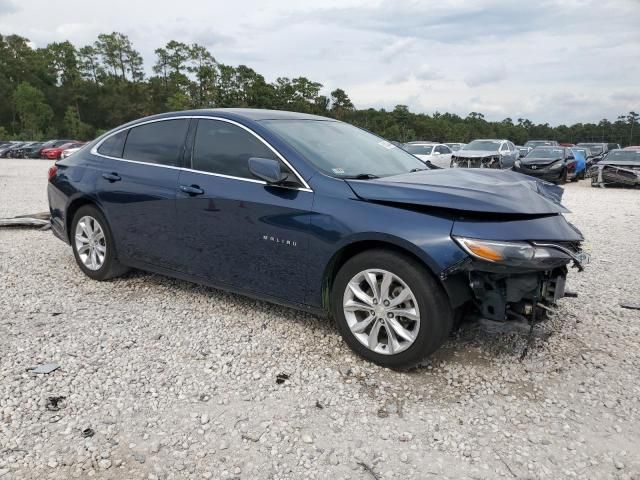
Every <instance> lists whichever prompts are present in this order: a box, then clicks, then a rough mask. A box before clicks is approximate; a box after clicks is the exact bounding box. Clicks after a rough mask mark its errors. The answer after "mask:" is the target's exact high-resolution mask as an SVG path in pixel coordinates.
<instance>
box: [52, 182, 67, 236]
mask: <svg viewBox="0 0 640 480" xmlns="http://www.w3.org/2000/svg"><path fill="white" fill-rule="evenodd" d="M47 198H48V200H49V217H50V220H51V231H52V232H53V234H54V235H55V236H56V237H58V238H59V239H60V240H62V241H63V242H65V243H67V244H68V243H69V235H68V232H67V227H66V211H67V201H68V199H67V196H66V195H65V194H64V193H62V192H61V191H60V190H58V189H57V188H56V187H55V186H54V185H52V184H51V183H49V184H47Z"/></svg>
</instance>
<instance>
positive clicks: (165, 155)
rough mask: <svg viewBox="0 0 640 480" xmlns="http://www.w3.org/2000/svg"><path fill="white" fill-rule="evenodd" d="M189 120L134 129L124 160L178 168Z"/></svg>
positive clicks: (170, 121) (157, 123)
mask: <svg viewBox="0 0 640 480" xmlns="http://www.w3.org/2000/svg"><path fill="white" fill-rule="evenodd" d="M188 126H189V120H188V119H184V118H180V119H175V120H162V121H159V122H152V123H147V124H144V125H140V126H138V127H132V128H131V129H130V130H129V135H128V136H127V140H126V142H125V145H124V152H123V154H122V158H124V159H127V160H136V161H138V162H146V163H155V164H158V165H167V166H174V167H175V166H177V165H178V163H179V161H180V156H181V154H182V149H183V148H184V139H185V136H186V133H187V127H188Z"/></svg>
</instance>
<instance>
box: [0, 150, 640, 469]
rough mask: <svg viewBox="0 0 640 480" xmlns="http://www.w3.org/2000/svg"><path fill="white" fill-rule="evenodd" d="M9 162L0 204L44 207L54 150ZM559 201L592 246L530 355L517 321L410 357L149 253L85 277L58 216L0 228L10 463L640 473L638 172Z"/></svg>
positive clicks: (469, 331)
mask: <svg viewBox="0 0 640 480" xmlns="http://www.w3.org/2000/svg"><path fill="white" fill-rule="evenodd" d="M0 164H1V165H0V217H3V216H9V215H17V214H24V213H32V212H38V211H44V210H46V209H47V203H46V194H45V184H46V170H47V168H48V166H49V165H50V162H46V161H25V160H0ZM565 202H566V205H567V206H568V207H569V208H571V209H572V210H573V212H574V213H571V214H569V215H568V216H569V218H570V219H571V221H573V222H574V223H575V224H577V226H578V227H579V228H580V229H582V231H583V233H584V234H585V236H586V237H587V239H588V240H589V242H590V243H591V248H592V255H593V259H592V264H591V265H590V266H589V267H588V268H587V270H586V271H585V272H584V273H582V274H578V273H576V272H575V271H573V272H572V273H571V275H570V278H569V281H568V288H569V289H571V290H574V291H576V292H578V294H579V298H577V299H570V298H568V299H563V300H562V301H561V304H560V305H559V308H558V309H557V312H556V313H555V314H553V315H552V317H551V318H550V319H549V320H548V321H547V322H545V323H544V324H542V325H540V326H538V327H536V329H535V335H534V337H533V341H532V344H531V347H530V349H529V353H528V355H527V356H526V357H525V358H524V360H522V361H521V360H520V356H521V353H522V351H523V349H524V348H525V346H526V345H527V335H526V333H525V332H518V331H506V332H492V331H491V330H490V329H488V328H486V327H482V326H479V325H468V326H465V327H463V328H462V329H461V330H460V331H459V332H457V334H456V335H455V336H452V337H451V338H450V340H449V341H448V342H447V344H446V345H445V347H444V348H442V349H441V350H440V351H439V352H437V354H436V355H435V356H434V357H432V359H431V360H430V362H429V363H428V364H427V365H425V366H423V367H421V368H418V369H415V370H412V371H409V372H394V371H390V370H386V369H383V368H379V367H377V366H374V365H371V364H369V363H367V362H365V361H363V360H361V359H360V358H358V357H356V356H355V355H354V354H352V353H351V351H350V350H349V349H348V348H347V347H346V345H345V344H344V343H343V342H342V341H341V339H340V337H339V336H338V334H337V332H336V330H335V329H334V327H333V326H332V325H331V323H330V322H328V321H326V320H322V319H319V318H316V317H313V316H310V315H305V314H301V313H299V312H296V311H293V310H289V309H286V308H282V307H277V306H273V305H270V304H267V303H263V302H258V301H254V300H250V299H247V298H244V297H241V296H238V295H232V294H227V293H223V292H220V291H217V290H214V289H209V288H204V287H200V286H196V285H192V284H189V283H186V282H181V281H177V280H172V279H168V278H164V277H161V276H157V275H152V274H147V273H143V272H132V273H130V274H128V275H127V276H126V277H125V278H121V279H117V280H114V281H111V282H107V283H99V282H94V281H90V280H89V279H88V278H86V277H85V276H84V275H83V274H82V273H81V271H80V270H79V269H78V268H77V267H76V265H75V263H74V260H73V256H72V253H71V249H70V248H69V247H68V246H66V245H65V244H63V243H62V242H60V241H59V240H57V239H55V238H54V237H53V236H52V234H51V233H50V232H41V231H37V230H27V229H15V228H14V229H2V230H0V480H8V479H13V478H38V479H42V478H53V479H66V478H85V477H89V476H94V477H96V478H128V479H138V478H145V479H146V478H149V479H156V478H159V479H163V478H167V479H168V478H247V479H271V478H273V479H284V478H292V479H293V478H295V479H298V478H351V479H369V480H373V479H390V478H399V479H406V478H473V479H485V478H486V479H489V478H496V477H504V478H553V479H557V478H584V479H592V478H616V479H617V478H619V479H626V478H635V479H637V478H640V449H639V448H638V444H640V412H639V410H640V383H639V382H638V380H639V376H640V375H639V373H638V372H639V368H640V357H639V352H640V348H639V347H640V337H639V335H638V334H639V325H640V311H636V310H625V309H622V308H620V307H619V306H618V303H619V302H620V301H623V300H634V301H636V302H637V301H639V300H640V280H639V275H638V272H639V271H640V249H639V248H638V244H637V242H638V238H639V236H640V222H639V221H638V220H639V215H640V212H639V209H638V207H639V205H640V192H638V191H629V190H614V189H607V190H602V189H593V188H590V186H589V184H588V182H584V181H583V182H580V183H579V184H571V185H569V186H567V188H566V193H565ZM47 362H57V363H58V364H59V365H60V368H59V369H58V370H56V371H55V372H53V373H50V374H48V375H34V374H32V373H29V372H28V369H30V368H31V367H33V366H35V365H38V364H42V363H47ZM279 374H286V375H288V378H286V379H284V377H281V378H282V381H281V383H278V382H277V381H276V378H277V376H278V375H279ZM49 397H64V398H63V399H61V400H60V401H59V402H58V404H57V406H56V407H55V408H54V407H53V406H52V405H51V404H49V405H48V399H49ZM87 429H91V432H90V433H93V435H92V436H89V437H84V436H83V434H82V432H83V431H88V430H87Z"/></svg>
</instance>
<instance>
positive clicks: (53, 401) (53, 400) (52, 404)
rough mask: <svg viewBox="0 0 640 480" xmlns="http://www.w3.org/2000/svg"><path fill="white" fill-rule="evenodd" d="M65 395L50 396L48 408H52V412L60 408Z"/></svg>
mask: <svg viewBox="0 0 640 480" xmlns="http://www.w3.org/2000/svg"><path fill="white" fill-rule="evenodd" d="M65 398H67V397H65V396H62V395H60V396H56V397H49V398H48V399H47V410H50V411H52V412H57V411H58V410H60V402H62V400H64V399H65Z"/></svg>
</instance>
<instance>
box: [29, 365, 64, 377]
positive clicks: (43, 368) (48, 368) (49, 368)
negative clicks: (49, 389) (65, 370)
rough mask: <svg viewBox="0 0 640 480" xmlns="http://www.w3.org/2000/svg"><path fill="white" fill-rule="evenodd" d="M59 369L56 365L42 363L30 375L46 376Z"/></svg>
mask: <svg viewBox="0 0 640 480" xmlns="http://www.w3.org/2000/svg"><path fill="white" fill-rule="evenodd" d="M59 368H60V365H58V364H57V363H44V364H42V365H38V366H37V367H36V368H34V369H32V370H31V373H39V374H44V375H46V374H48V373H51V372H53V371H55V370H57V369H59Z"/></svg>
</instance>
